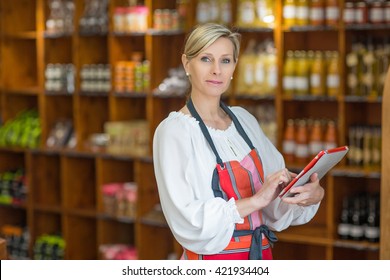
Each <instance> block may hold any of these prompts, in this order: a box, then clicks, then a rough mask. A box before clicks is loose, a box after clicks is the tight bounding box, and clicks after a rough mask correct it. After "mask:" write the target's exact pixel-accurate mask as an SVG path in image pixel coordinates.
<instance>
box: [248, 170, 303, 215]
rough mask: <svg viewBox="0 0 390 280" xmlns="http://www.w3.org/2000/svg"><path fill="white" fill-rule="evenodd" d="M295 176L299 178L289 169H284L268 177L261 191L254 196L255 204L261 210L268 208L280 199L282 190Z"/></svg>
mask: <svg viewBox="0 0 390 280" xmlns="http://www.w3.org/2000/svg"><path fill="white" fill-rule="evenodd" d="M295 176H297V174H295V173H292V172H290V171H288V169H287V168H283V169H281V170H279V171H276V172H275V173H273V174H270V175H268V176H267V177H266V178H265V181H264V183H263V186H262V187H261V188H260V190H259V191H258V192H257V193H256V194H254V195H253V196H252V198H253V199H254V200H255V202H254V203H256V204H257V205H259V209H262V208H264V207H266V206H267V205H268V204H270V203H271V202H272V201H273V200H275V199H276V198H277V197H278V195H279V193H280V192H281V191H282V189H283V188H284V187H285V186H287V184H288V183H289V182H290V181H291V179H292V178H294V177H295Z"/></svg>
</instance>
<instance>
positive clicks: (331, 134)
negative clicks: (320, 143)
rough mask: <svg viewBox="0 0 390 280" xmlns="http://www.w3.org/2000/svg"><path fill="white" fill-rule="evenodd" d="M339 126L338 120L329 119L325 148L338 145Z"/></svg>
mask: <svg viewBox="0 0 390 280" xmlns="http://www.w3.org/2000/svg"><path fill="white" fill-rule="evenodd" d="M336 130H337V128H336V122H335V121H333V120H329V121H328V122H327V124H326V130H325V137H324V149H326V150H329V149H333V148H336V147H337V131H336Z"/></svg>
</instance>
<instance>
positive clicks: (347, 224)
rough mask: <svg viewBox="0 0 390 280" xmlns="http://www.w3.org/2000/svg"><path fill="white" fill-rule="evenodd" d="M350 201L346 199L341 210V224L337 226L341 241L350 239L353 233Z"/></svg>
mask: <svg viewBox="0 0 390 280" xmlns="http://www.w3.org/2000/svg"><path fill="white" fill-rule="evenodd" d="M350 204H351V203H350V199H349V198H348V197H344V199H343V208H342V209H341V215H340V223H339V225H338V226H337V234H338V236H339V237H340V238H341V239H349V237H350V232H351V226H352V225H351V215H350V212H351V211H350V206H351V205H350Z"/></svg>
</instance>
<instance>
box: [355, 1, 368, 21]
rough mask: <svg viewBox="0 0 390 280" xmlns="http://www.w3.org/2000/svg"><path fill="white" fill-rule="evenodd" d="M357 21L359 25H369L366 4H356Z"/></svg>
mask: <svg viewBox="0 0 390 280" xmlns="http://www.w3.org/2000/svg"><path fill="white" fill-rule="evenodd" d="M355 20H356V23H357V24H366V23H368V6H367V3H366V2H358V3H357V4H356V12H355Z"/></svg>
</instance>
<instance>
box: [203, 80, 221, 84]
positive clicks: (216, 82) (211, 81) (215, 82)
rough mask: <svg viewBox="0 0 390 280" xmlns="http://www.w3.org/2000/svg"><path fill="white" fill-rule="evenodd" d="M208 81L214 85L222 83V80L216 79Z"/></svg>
mask: <svg viewBox="0 0 390 280" xmlns="http://www.w3.org/2000/svg"><path fill="white" fill-rule="evenodd" d="M206 82H207V83H210V84H213V85H220V84H222V82H220V81H214V80H207V81H206Z"/></svg>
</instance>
